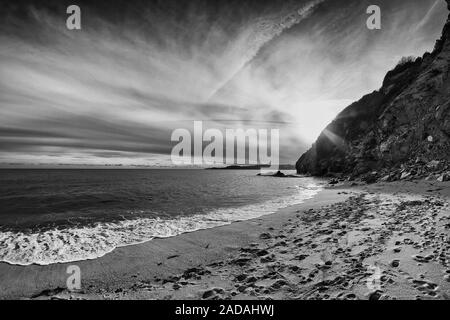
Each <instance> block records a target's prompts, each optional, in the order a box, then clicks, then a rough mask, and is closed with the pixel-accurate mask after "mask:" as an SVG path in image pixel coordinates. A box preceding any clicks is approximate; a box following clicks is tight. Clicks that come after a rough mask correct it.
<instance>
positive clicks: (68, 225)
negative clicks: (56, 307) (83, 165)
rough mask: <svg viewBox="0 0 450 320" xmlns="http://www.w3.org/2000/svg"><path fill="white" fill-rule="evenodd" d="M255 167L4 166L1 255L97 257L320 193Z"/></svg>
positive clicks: (36, 259) (308, 183)
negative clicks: (260, 173) (259, 172)
mask: <svg viewBox="0 0 450 320" xmlns="http://www.w3.org/2000/svg"><path fill="white" fill-rule="evenodd" d="M256 174H257V171H251V170H248V171H247V170H236V171H231V170H0V208H1V211H0V261H5V262H8V263H12V264H22V265H27V264H33V263H36V264H52V263H57V262H69V261H77V260H85V259H94V258H97V257H100V256H102V255H104V254H106V253H108V252H111V251H112V250H114V248H116V247H120V246H126V245H131V244H136V243H142V242H145V241H149V240H151V239H153V238H155V237H171V236H175V235H178V234H181V233H184V232H191V231H195V230H200V229H206V228H211V227H216V226H221V225H225V224H229V223H232V222H235V221H241V220H247V219H251V218H256V217H259V216H262V215H266V214H270V213H274V212H276V211H277V210H278V209H280V208H284V207H287V206H290V205H293V204H296V203H301V202H303V201H304V200H305V199H308V198H311V197H312V196H314V195H315V194H316V193H317V192H318V191H320V189H321V188H322V187H321V183H320V182H319V181H317V180H314V179H311V178H299V179H296V178H286V179H279V178H270V177H257V176H256Z"/></svg>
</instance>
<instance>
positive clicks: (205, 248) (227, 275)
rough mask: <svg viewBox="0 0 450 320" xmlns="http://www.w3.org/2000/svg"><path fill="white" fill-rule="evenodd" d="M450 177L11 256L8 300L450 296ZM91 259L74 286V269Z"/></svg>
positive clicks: (1, 273) (343, 191)
mask: <svg viewBox="0 0 450 320" xmlns="http://www.w3.org/2000/svg"><path fill="white" fill-rule="evenodd" d="M449 197H450V188H449V183H448V182H444V183H440V182H431V181H412V182H394V183H377V184H372V185H358V184H352V185H350V184H343V185H337V186H334V187H329V188H326V189H325V190H323V191H322V192H320V193H319V194H318V195H317V196H316V197H314V198H313V199H310V200H307V201H305V202H304V203H302V204H300V205H296V206H292V207H288V208H285V209H282V210H280V211H279V212H277V213H275V214H272V215H268V216H263V217H261V218H258V219H253V220H249V221H244V222H238V223H233V224H231V225H227V226H223V227H218V228H213V229H207V230H201V231H196V232H192V233H187V234H183V235H180V236H177V237H172V238H166V239H155V240H152V241H149V242H146V243H143V244H140V245H133V246H128V247H121V248H117V249H116V250H114V251H113V252H112V253H109V254H107V255H105V256H103V257H101V258H98V259H95V260H86V261H79V262H73V263H67V264H53V265H48V266H38V265H31V266H14V265H9V264H6V263H1V264H0V283H1V284H2V288H1V290H0V298H1V299H17V298H24V299H449V298H450V266H449V248H450V232H449V229H450V211H449ZM70 265H77V266H79V268H80V270H81V283H82V288H81V290H79V291H75V292H69V291H68V290H67V289H66V288H67V286H66V280H67V278H68V277H69V276H70V275H69V274H68V273H66V272H67V268H68V266H70Z"/></svg>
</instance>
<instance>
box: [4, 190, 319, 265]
mask: <svg viewBox="0 0 450 320" xmlns="http://www.w3.org/2000/svg"><path fill="white" fill-rule="evenodd" d="M321 189H322V188H321V187H320V186H318V185H315V184H311V185H308V186H305V187H302V188H301V191H299V193H296V194H294V195H289V196H284V197H279V198H277V199H272V200H269V201H265V202H263V203H259V204H251V205H246V206H242V207H238V208H221V209H217V210H214V211H212V212H210V213H207V214H197V215H191V216H179V217H176V218H173V219H165V218H137V219H132V220H123V221H118V222H110V223H97V224H95V225H93V226H86V227H75V228H68V229H62V230H60V229H53V230H47V231H42V232H30V233H23V232H12V231H6V232H0V261H3V262H7V263H9V264H15V265H30V264H39V265H49V264H54V263H65V262H74V261H80V260H89V259H96V258H99V257H102V256H104V255H105V254H107V253H110V252H112V251H113V250H114V249H115V248H118V247H123V246H129V245H134V244H140V243H143V242H147V241H150V240H152V239H154V238H167V237H173V236H177V235H180V234H182V233H187V232H193V231H197V230H202V229H209V228H214V227H218V226H223V225H227V224H231V223H233V222H238V221H244V220H249V219H254V218H258V217H261V216H264V215H268V214H271V213H275V212H276V211H277V210H278V209H280V208H285V207H288V206H291V205H294V204H298V203H301V202H303V201H304V200H306V199H310V198H312V197H313V196H314V195H315V194H317V193H318V192H319V191H320V190H321Z"/></svg>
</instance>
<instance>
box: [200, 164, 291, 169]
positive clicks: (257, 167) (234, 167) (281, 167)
mask: <svg viewBox="0 0 450 320" xmlns="http://www.w3.org/2000/svg"><path fill="white" fill-rule="evenodd" d="M265 168H270V165H268V164H257V165H248V166H246V165H244V166H239V165H232V166H226V167H212V168H205V169H206V170H261V169H265ZM279 170H295V165H293V164H282V165H280V166H279Z"/></svg>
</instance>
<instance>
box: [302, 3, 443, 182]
mask: <svg viewBox="0 0 450 320" xmlns="http://www.w3.org/2000/svg"><path fill="white" fill-rule="evenodd" d="M446 1H447V4H448V7H449V10H450V0H446ZM449 63H450V16H449V19H448V20H447V23H446V25H445V27H444V30H443V33H442V37H441V39H439V40H438V41H437V42H436V45H435V48H434V50H433V52H432V53H426V54H425V55H424V56H423V57H421V58H417V59H416V60H415V61H405V62H403V63H401V64H399V65H398V66H397V67H396V68H395V69H393V70H392V71H390V72H388V73H387V75H386V77H385V79H384V81H383V85H382V87H381V89H380V90H378V91H375V92H373V93H371V94H368V95H366V96H364V97H363V98H362V99H361V100H359V101H358V102H355V103H353V104H352V105H350V106H349V107H347V108H346V109H345V110H344V111H343V112H341V113H340V114H339V115H338V116H337V118H336V119H335V120H334V121H333V122H332V123H331V124H329V125H328V126H327V127H326V128H325V129H324V131H322V133H321V135H320V136H319V138H318V139H317V141H316V142H315V143H314V144H313V146H312V148H311V149H310V150H309V151H307V152H306V153H305V154H303V155H302V157H301V158H300V159H299V160H298V162H297V164H296V167H297V171H298V172H299V173H302V174H305V173H306V174H313V175H336V174H338V175H339V174H343V175H350V176H358V175H362V174H366V173H368V172H374V171H375V172H376V173H378V174H379V175H380V174H382V173H383V171H386V172H388V171H389V170H391V169H392V168H400V169H401V168H403V169H402V170H401V171H400V172H399V173H397V175H402V174H403V171H404V170H405V169H404V168H405V167H407V166H409V167H411V164H412V163H414V164H415V169H414V170H415V171H420V169H421V167H422V168H425V167H426V165H425V164H429V163H430V161H432V163H433V165H436V166H440V167H441V168H440V169H441V171H442V170H447V169H448V168H442V165H444V166H446V165H447V163H448V161H449V160H450V77H449V71H450V70H449ZM438 161H440V162H439V163H438ZM421 164H422V165H421ZM411 170H412V169H411ZM386 172H384V173H383V174H385V173H386ZM413 174H414V172H413ZM415 174H417V172H415ZM394 178H399V177H394Z"/></svg>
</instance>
